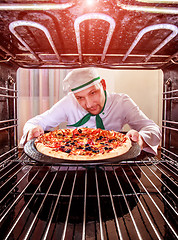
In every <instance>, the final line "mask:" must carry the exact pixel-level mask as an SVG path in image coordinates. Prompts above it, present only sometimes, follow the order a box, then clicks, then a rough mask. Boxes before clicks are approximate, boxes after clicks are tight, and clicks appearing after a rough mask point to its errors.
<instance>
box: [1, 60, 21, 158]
mask: <svg viewBox="0 0 178 240" xmlns="http://www.w3.org/2000/svg"><path fill="white" fill-rule="evenodd" d="M16 71H17V68H16V66H12V65H11V64H4V63H1V64H0V102H1V104H0V145H1V148H0V156H1V160H3V159H4V158H7V156H8V154H9V153H10V154H11V155H12V153H14V152H16V151H17V90H16Z"/></svg>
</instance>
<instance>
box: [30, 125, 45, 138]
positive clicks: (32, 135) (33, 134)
mask: <svg viewBox="0 0 178 240" xmlns="http://www.w3.org/2000/svg"><path fill="white" fill-rule="evenodd" d="M43 133H44V130H43V128H42V127H41V126H35V127H34V128H32V129H30V130H29V132H28V135H27V142H28V141H29V140H31V139H33V138H37V137H39V136H40V135H41V134H43Z"/></svg>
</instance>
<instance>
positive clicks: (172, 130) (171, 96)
mask: <svg viewBox="0 0 178 240" xmlns="http://www.w3.org/2000/svg"><path fill="white" fill-rule="evenodd" d="M163 72H164V86H163V93H164V94H163V141H162V144H163V148H165V149H168V150H169V151H170V152H171V153H173V154H174V155H173V154H171V153H169V154H170V155H169V156H170V157H173V158H174V159H175V160H176V158H177V157H176V156H177V154H178V142H177V139H178V133H177V122H178V97H177V91H178V77H177V76H178V67H177V66H176V65H175V66H170V67H168V68H166V69H163Z"/></svg>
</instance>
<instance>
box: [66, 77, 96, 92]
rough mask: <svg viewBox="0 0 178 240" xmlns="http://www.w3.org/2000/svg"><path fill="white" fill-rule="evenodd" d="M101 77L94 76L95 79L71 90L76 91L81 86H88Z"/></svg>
mask: <svg viewBox="0 0 178 240" xmlns="http://www.w3.org/2000/svg"><path fill="white" fill-rule="evenodd" d="M99 79H100V77H97V78H94V79H92V80H91V81H89V82H87V83H84V84H83V85H81V86H79V87H76V88H72V89H71V90H72V91H76V90H78V89H80V88H83V87H85V86H87V85H89V84H91V83H93V82H95V81H97V80H99Z"/></svg>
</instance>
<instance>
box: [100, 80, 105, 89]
mask: <svg viewBox="0 0 178 240" xmlns="http://www.w3.org/2000/svg"><path fill="white" fill-rule="evenodd" d="M100 83H101V84H102V86H103V89H104V91H105V90H106V81H105V80H104V79H101V82H100Z"/></svg>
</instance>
